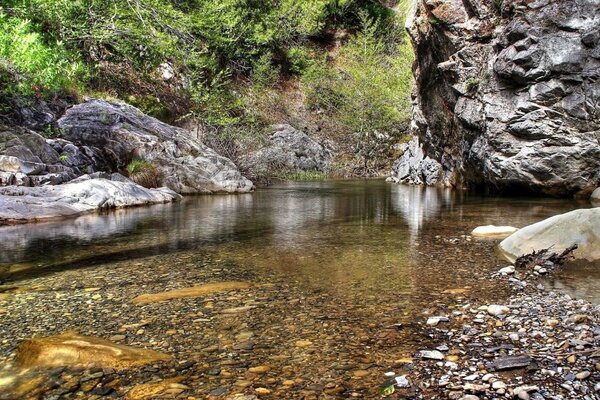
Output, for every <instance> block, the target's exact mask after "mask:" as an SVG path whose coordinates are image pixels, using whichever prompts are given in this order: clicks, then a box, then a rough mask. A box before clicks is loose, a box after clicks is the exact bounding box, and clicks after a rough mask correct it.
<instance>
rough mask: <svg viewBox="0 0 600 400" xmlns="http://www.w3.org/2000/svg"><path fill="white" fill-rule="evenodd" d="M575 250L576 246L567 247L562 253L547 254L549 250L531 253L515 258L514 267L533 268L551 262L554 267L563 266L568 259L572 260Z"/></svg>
mask: <svg viewBox="0 0 600 400" xmlns="http://www.w3.org/2000/svg"><path fill="white" fill-rule="evenodd" d="M575 249H577V244H573V245H572V246H569V247H567V248H566V249H565V250H564V251H563V252H562V253H560V254H558V253H549V250H550V248H547V249H542V250H539V251H533V252H532V253H529V254H524V255H522V256H521V257H519V258H517V260H516V261H515V267H517V268H521V269H525V268H534V267H535V266H537V265H540V266H541V265H544V264H545V263H546V262H551V263H552V264H555V265H563V264H564V263H565V261H567V260H568V259H569V258H573V254H572V253H573V251H575Z"/></svg>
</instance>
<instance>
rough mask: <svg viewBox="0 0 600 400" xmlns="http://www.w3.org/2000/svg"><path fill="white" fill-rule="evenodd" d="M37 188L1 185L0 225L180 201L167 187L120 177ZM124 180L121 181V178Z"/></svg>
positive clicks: (82, 179) (84, 180) (83, 178)
mask: <svg viewBox="0 0 600 400" xmlns="http://www.w3.org/2000/svg"><path fill="white" fill-rule="evenodd" d="M116 179H120V180H109V179H86V177H82V178H81V179H80V180H78V181H75V182H73V183H66V184H63V185H48V186H37V187H18V186H7V187H2V188H0V225H3V224H18V223H26V222H34V221H35V222H39V221H45V220H52V219H58V218H65V217H74V216H77V215H81V214H85V213H89V212H94V211H97V210H105V209H110V208H123V207H132V206H140V205H148V204H156V203H168V202H171V201H176V200H179V198H180V197H181V196H180V195H178V194H177V193H175V192H173V191H172V190H170V189H167V188H159V189H146V188H144V187H142V186H139V185H137V184H135V183H133V182H131V181H129V180H127V179H124V178H123V177H120V178H116ZM121 180H123V181H121Z"/></svg>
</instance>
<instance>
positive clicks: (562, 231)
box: [499, 208, 600, 262]
mask: <svg viewBox="0 0 600 400" xmlns="http://www.w3.org/2000/svg"><path fill="white" fill-rule="evenodd" d="M573 244H577V246H578V248H577V250H575V253H574V255H575V258H580V259H586V260H588V261H595V260H600V208H590V209H580V210H575V211H571V212H568V213H565V214H560V215H555V216H553V217H550V218H548V219H545V220H543V221H540V222H538V223H535V224H533V225H529V226H526V227H525V228H521V229H520V230H519V231H517V232H516V233H514V234H512V235H511V236H509V237H508V238H506V239H504V240H503V241H502V242H500V245H499V248H500V250H501V252H502V253H503V254H504V256H505V257H506V258H507V259H508V260H510V261H511V262H514V261H515V260H516V259H517V258H518V257H519V256H522V255H524V254H529V253H531V252H532V251H534V250H535V251H539V250H542V249H547V248H551V249H552V250H553V251H555V252H561V251H563V250H564V249H566V248H567V247H569V246H571V245H573Z"/></svg>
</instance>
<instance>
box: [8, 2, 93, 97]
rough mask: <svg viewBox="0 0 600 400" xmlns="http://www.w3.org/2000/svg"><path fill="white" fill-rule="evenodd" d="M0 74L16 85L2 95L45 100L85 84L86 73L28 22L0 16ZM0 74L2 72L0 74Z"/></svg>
mask: <svg viewBox="0 0 600 400" xmlns="http://www.w3.org/2000/svg"><path fill="white" fill-rule="evenodd" d="M0 63H2V64H3V67H2V68H0V70H4V71H5V72H4V73H5V74H6V73H7V71H11V73H12V75H13V77H14V78H16V81H13V82H11V83H10V84H9V85H8V87H5V91H6V90H8V91H11V92H14V93H17V94H24V95H35V96H37V97H41V96H47V95H50V94H53V93H56V92H60V91H64V90H67V89H71V88H74V87H77V86H79V85H80V83H81V82H82V81H83V80H85V76H86V74H87V69H86V68H85V67H84V65H83V64H82V63H81V62H80V61H79V60H78V59H77V57H76V56H75V55H74V54H72V53H70V52H68V51H66V50H65V49H64V48H63V46H62V43H61V42H52V41H50V42H47V41H45V40H44V38H43V36H42V35H40V34H39V33H37V32H35V30H34V27H33V25H32V24H31V22H30V21H28V20H25V19H21V18H12V17H8V16H7V15H6V14H4V13H2V12H0ZM0 73H1V72H0Z"/></svg>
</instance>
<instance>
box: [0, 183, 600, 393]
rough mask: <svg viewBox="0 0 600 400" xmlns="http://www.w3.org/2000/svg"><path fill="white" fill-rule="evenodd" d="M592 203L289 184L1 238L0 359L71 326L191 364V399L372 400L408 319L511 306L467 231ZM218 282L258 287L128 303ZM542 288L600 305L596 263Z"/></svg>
mask: <svg viewBox="0 0 600 400" xmlns="http://www.w3.org/2000/svg"><path fill="white" fill-rule="evenodd" d="M588 206H589V205H587V203H585V202H576V201H569V200H560V199H549V198H530V197H513V198H508V197H491V196H487V197H484V196H481V195H477V194H473V193H468V192H461V191H450V190H445V189H439V188H425V187H417V186H402V185H393V184H389V183H385V182H383V181H380V180H367V181H324V182H292V183H282V184H278V185H274V186H271V187H268V188H263V189H259V190H257V191H256V192H255V193H252V194H243V195H215V196H196V197H187V198H185V199H184V200H183V201H181V202H180V203H176V204H166V205H156V206H151V207H144V208H135V209H126V210H118V211H111V212H107V213H103V214H98V215H96V214H94V215H85V216H82V217H79V218H77V219H73V220H66V221H60V222H50V223H44V224H29V225H22V226H11V227H3V228H1V229H0V273H1V275H0V277H1V278H2V279H4V280H6V282H5V284H4V286H0V290H1V291H3V292H4V294H5V296H7V297H4V298H2V297H0V309H4V311H5V313H4V314H1V315H0V318H3V320H4V321H3V325H2V328H1V329H0V333H2V335H4V337H2V336H1V335H0V339H5V340H3V341H2V344H1V345H0V362H2V361H3V360H4V362H6V363H8V361H9V360H10V359H11V357H12V355H11V354H12V352H13V351H14V348H15V346H16V344H17V343H18V342H19V341H20V340H23V339H27V338H29V337H32V336H35V335H41V334H42V335H50V334H59V333H61V332H63V331H65V330H76V331H77V332H79V333H81V334H85V335H94V336H101V337H105V338H109V337H115V335H122V337H120V338H119V340H121V341H122V342H123V343H126V344H130V345H134V346H150V347H152V348H155V349H160V350H162V351H164V352H166V353H169V354H173V355H175V356H176V358H177V359H178V360H180V361H181V360H190V359H191V360H193V361H194V362H195V363H196V367H195V368H196V370H195V372H196V373H197V375H194V376H195V378H194V379H195V380H196V381H195V382H196V383H197V385H198V386H197V389H195V390H197V391H196V392H195V393H196V394H203V395H206V394H209V393H212V394H213V395H217V394H218V391H221V392H223V393H235V392H237V391H240V392H243V389H244V388H245V387H248V386H252V385H253V386H256V384H257V383H256V382H257V380H258V381H259V383H260V384H261V385H267V386H269V385H270V386H276V385H274V384H273V382H270V381H268V379H275V378H274V376H276V377H277V378H279V379H282V380H283V379H287V380H288V381H291V380H297V381H298V382H297V383H296V384H295V385H296V386H291V385H290V388H292V389H290V388H286V390H288V392H286V393H288V394H286V397H289V398H311V396H310V393H313V394H314V393H320V391H323V390H327V387H331V388H336V387H341V386H340V385H341V384H342V383H343V382H346V381H348V382H349V383H344V384H345V385H348V388H346V389H347V390H353V391H355V392H357V393H360V392H361V391H363V392H364V391H366V392H369V390H371V389H372V388H373V387H376V386H377V382H378V380H380V379H381V376H380V375H377V373H375V372H374V371H377V372H378V373H383V372H385V371H384V370H385V368H386V367H388V366H393V365H395V364H397V363H398V362H401V360H402V359H403V358H406V357H409V356H410V354H411V353H412V352H413V351H414V350H415V349H416V348H418V347H419V346H420V345H421V344H422V342H423V340H424V339H423V338H420V337H418V335H416V332H415V331H414V326H415V324H414V323H415V321H418V320H422V319H423V318H426V317H427V315H428V314H429V310H430V309H433V308H438V309H439V306H440V305H441V304H452V303H453V302H454V301H455V300H456V298H461V297H467V298H472V299H474V300H477V299H479V300H481V299H485V300H486V301H490V300H494V299H501V298H503V297H504V296H506V294H507V292H506V291H507V288H506V287H505V285H496V284H495V283H494V280H493V279H490V275H491V274H492V273H493V272H495V271H497V270H498V269H499V268H501V267H503V266H505V265H507V263H506V262H505V261H503V260H502V259H501V258H500V257H499V256H498V254H497V253H496V251H495V245H496V244H497V241H493V240H481V239H479V240H478V239H475V238H471V237H470V236H469V232H470V231H471V230H472V229H473V228H475V227H476V226H478V225H488V224H494V225H512V226H517V227H521V226H525V225H527V224H530V223H533V222H536V221H539V220H541V219H544V218H546V217H549V216H551V215H555V214H557V213H562V212H566V211H569V210H572V209H575V208H579V207H588ZM222 281H236V282H239V281H244V282H250V283H251V284H252V285H253V288H251V289H249V290H241V291H235V292H230V293H216V294H211V295H208V296H204V297H201V298H193V299H181V300H173V301H169V302H163V303H156V304H151V305H147V306H142V307H140V306H137V305H132V304H131V300H132V299H133V298H134V297H135V296H137V295H140V294H144V293H156V292H160V291H164V290H170V289H177V288H182V287H187V286H193V285H198V284H203V283H206V282H222ZM541 283H542V284H544V285H547V286H548V287H550V288H553V289H557V290H560V291H563V292H566V293H569V294H571V295H572V296H576V297H581V298H585V299H588V300H591V301H595V302H597V301H598V300H599V299H600V269H598V268H594V266H593V265H583V264H579V263H573V264H569V265H567V266H565V267H564V269H563V270H562V271H561V272H559V273H558V274H556V275H555V276H553V277H552V278H551V279H547V280H543V281H541ZM231 310H234V311H233V312H230V311H231ZM235 310H237V311H235ZM136 324H137V325H136ZM130 325H136V326H137V327H136V328H130V329H128V328H127V327H128V326H130ZM139 326H143V328H141V329H138V328H139ZM425 340H426V339H425ZM253 365H269V370H270V371H271V372H270V374H269V376H270V377H269V378H267V377H265V376H264V375H261V374H258V375H256V374H254V375H253V374H250V376H249V375H248V372H247V371H246V368H248V367H250V366H253ZM366 370H368V371H370V372H369V374H366V373H365V374H364V375H365V376H363V372H362V371H366ZM328 385H329V386H328ZM192 386H193V385H192ZM282 387H285V386H282ZM293 388H296V389H293ZM277 390H279V389H277ZM282 390H283V389H282ZM215 391H217V392H215ZM277 393H279V392H277V391H275V394H277ZM280 396H281V394H280Z"/></svg>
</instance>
